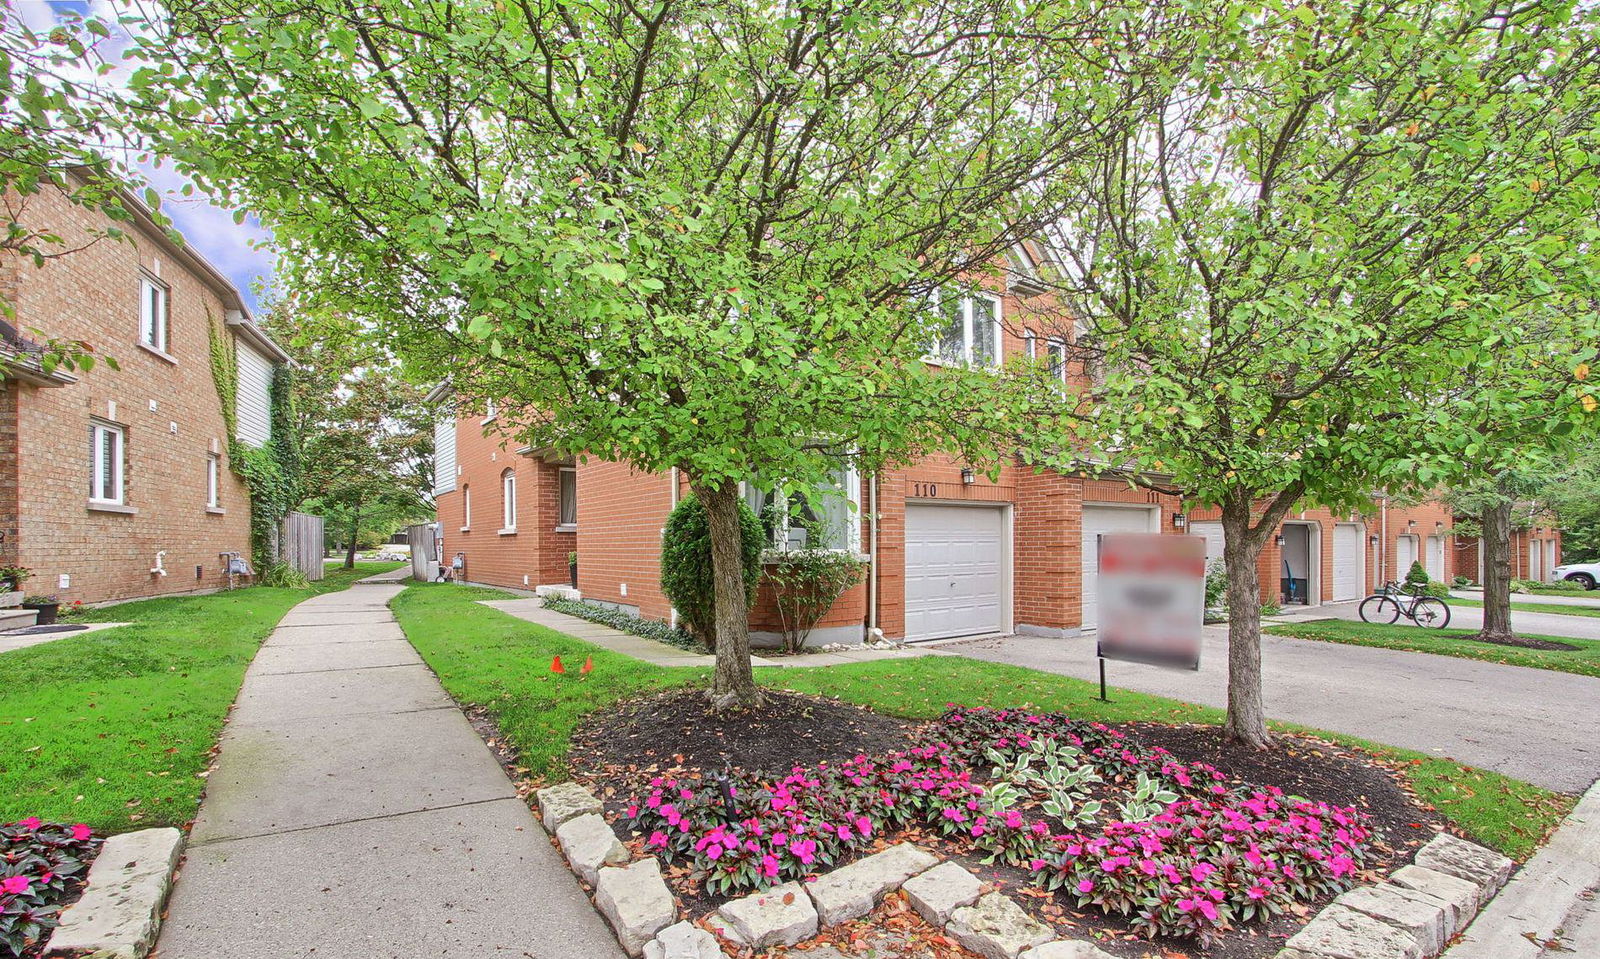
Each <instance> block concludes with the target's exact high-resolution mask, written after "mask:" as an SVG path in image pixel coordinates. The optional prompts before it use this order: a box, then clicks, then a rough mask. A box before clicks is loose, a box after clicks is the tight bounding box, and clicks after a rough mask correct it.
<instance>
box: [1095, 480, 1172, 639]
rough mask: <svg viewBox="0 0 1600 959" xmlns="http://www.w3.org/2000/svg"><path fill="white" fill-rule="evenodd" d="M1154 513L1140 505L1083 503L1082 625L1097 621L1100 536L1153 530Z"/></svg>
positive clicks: (1150, 531) (1155, 530)
mask: <svg viewBox="0 0 1600 959" xmlns="http://www.w3.org/2000/svg"><path fill="white" fill-rule="evenodd" d="M1155 524H1156V512H1155V510H1153V509H1146V508H1144V507H1128V506H1088V505H1086V506H1084V508H1083V560H1082V564H1081V565H1082V568H1083V628H1084V629H1094V627H1095V625H1096V624H1097V623H1098V622H1099V618H1098V607H1099V585H1100V537H1102V536H1104V535H1105V534H1107V533H1154V532H1157V531H1158V530H1157V529H1156V525H1155Z"/></svg>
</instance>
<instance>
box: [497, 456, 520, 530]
mask: <svg viewBox="0 0 1600 959" xmlns="http://www.w3.org/2000/svg"><path fill="white" fill-rule="evenodd" d="M500 520H501V526H500V532H501V533H515V532H516V531H517V471H516V470H514V469H511V468H510V467H507V468H506V471H505V472H503V473H501V474H500Z"/></svg>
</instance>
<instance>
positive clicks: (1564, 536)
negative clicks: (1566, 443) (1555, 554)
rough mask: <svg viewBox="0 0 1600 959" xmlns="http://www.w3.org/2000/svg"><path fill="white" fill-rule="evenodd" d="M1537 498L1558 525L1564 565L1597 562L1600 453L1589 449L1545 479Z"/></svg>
mask: <svg viewBox="0 0 1600 959" xmlns="http://www.w3.org/2000/svg"><path fill="white" fill-rule="evenodd" d="M1538 499H1539V501H1540V502H1541V503H1543V504H1544V505H1545V506H1547V507H1548V508H1549V509H1550V510H1551V511H1552V512H1553V513H1555V515H1556V519H1557V521H1558V522H1559V523H1560V525H1561V555H1562V561H1563V562H1567V563H1593V562H1596V561H1597V560H1600V452H1597V451H1596V449H1595V447H1594V445H1593V442H1592V440H1591V444H1590V447H1589V449H1588V450H1587V451H1586V452H1584V453H1583V454H1581V455H1580V456H1578V457H1576V458H1575V459H1574V460H1572V461H1571V462H1569V463H1568V464H1567V466H1566V467H1565V468H1563V469H1561V470H1558V471H1557V472H1556V473H1555V474H1554V475H1552V476H1549V477H1547V478H1546V480H1545V482H1543V483H1541V484H1540V488H1539V492H1538Z"/></svg>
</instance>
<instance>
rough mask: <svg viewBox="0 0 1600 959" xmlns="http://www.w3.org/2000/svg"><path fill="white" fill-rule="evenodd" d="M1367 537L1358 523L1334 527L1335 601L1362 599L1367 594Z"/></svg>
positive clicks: (1338, 524) (1340, 524)
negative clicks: (1364, 560)
mask: <svg viewBox="0 0 1600 959" xmlns="http://www.w3.org/2000/svg"><path fill="white" fill-rule="evenodd" d="M1365 540H1366V537H1364V536H1362V535H1361V526H1360V525H1359V524H1356V523H1335V524H1334V526H1333V601H1334V602H1336V603H1339V602H1345V601H1348V600H1352V599H1360V598H1361V595H1362V594H1363V593H1365V592H1366V584H1365V582H1364V580H1365V579H1366V578H1367V577H1366V572H1367V571H1366V563H1364V562H1363V559H1365V557H1366V550H1365V549H1363V547H1364V546H1365Z"/></svg>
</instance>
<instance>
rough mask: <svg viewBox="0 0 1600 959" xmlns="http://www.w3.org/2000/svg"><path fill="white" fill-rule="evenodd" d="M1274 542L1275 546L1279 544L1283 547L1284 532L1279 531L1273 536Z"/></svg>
mask: <svg viewBox="0 0 1600 959" xmlns="http://www.w3.org/2000/svg"><path fill="white" fill-rule="evenodd" d="M1272 543H1273V545H1274V546H1278V547H1280V548H1281V547H1282V546H1283V534H1282V533H1279V534H1278V535H1277V536H1274V537H1273V538H1272Z"/></svg>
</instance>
